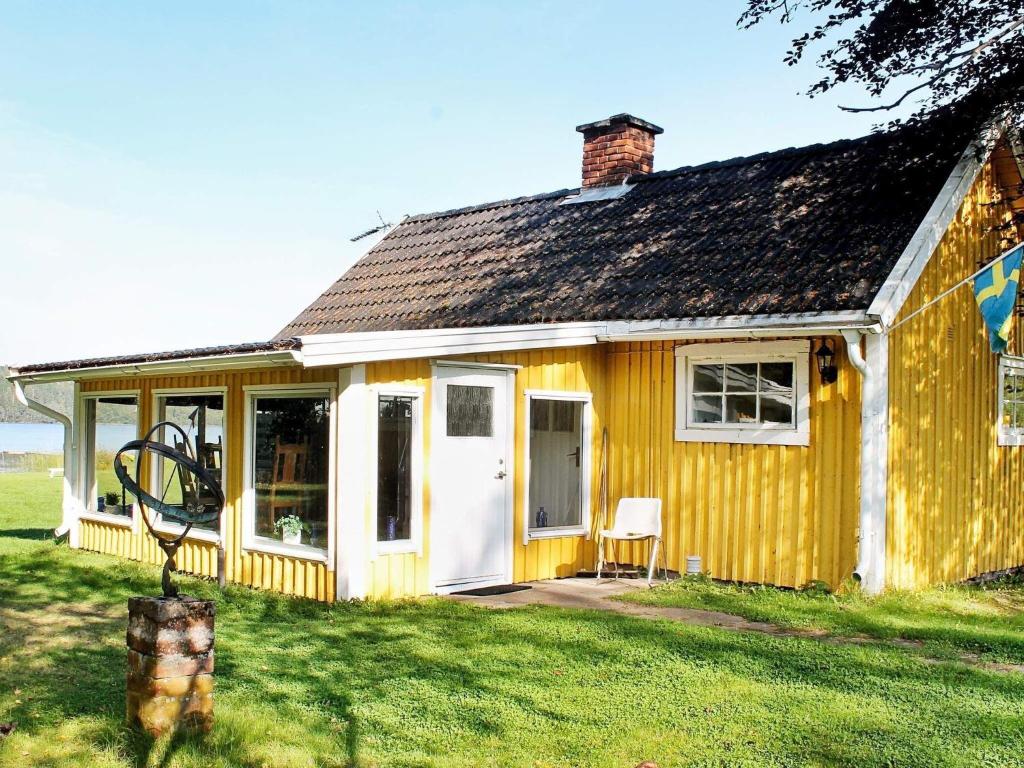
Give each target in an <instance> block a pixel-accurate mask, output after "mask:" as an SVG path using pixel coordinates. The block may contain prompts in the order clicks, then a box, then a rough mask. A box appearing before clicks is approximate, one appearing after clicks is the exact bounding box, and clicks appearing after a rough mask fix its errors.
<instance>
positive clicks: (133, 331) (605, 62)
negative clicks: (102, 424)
mask: <svg viewBox="0 0 1024 768" xmlns="http://www.w3.org/2000/svg"><path fill="white" fill-rule="evenodd" d="M742 7H743V3H742V2H740V1H739V0H737V1H736V2H728V1H726V2H682V3H680V2H658V3H655V2H650V3H643V4H629V3H623V2H621V0H618V2H603V1H599V0H587V2H569V1H568V0H566V1H564V2H522V1H520V2H516V3H486V4H485V3H462V2H443V3H442V2H437V3H431V4H428V3H388V2H373V3H368V2H363V3H342V2H332V3H327V2H322V3H320V2H279V3H273V2H263V3H257V2H237V3H231V2H216V3H208V2H204V3H189V2H175V3H162V4H157V3H109V4H104V3H99V2H96V3H81V2H67V3H59V2H46V3H39V2H35V1H30V2H15V3H11V2H0V265H2V280H0V329H2V330H0V362H7V363H19V362H21V363H24V362H37V361H43V360H55V359H65V358H69V357H87V356H92V355H99V354H108V353H109V354H119V353H127V352H134V351H154V350H160V349H171V348H181V347H189V346H198V345H205V344H217V343H231V342H238V341H248V340H259V339H265V338H268V337H270V336H271V335H273V334H274V333H275V332H276V331H277V330H278V329H279V328H280V327H281V326H283V325H284V324H285V323H286V322H287V321H288V320H290V319H291V318H292V317H293V316H294V315H295V314H296V313H297V312H298V311H299V310H301V309H302V308H303V307H304V306H305V305H306V304H308V303H309V302H310V301H312V300H313V299H314V298H315V296H316V295H317V294H318V293H319V292H320V291H321V290H322V289H324V288H325V287H327V285H329V284H330V283H331V282H332V281H333V280H334V279H335V278H337V277H338V276H339V275H340V274H341V273H342V272H343V271H344V270H345V269H346V268H347V267H348V266H349V265H350V264H351V263H352V261H353V260H354V259H355V258H357V257H358V256H359V255H360V253H361V252H362V251H363V250H365V248H367V247H368V246H369V245H371V244H372V241H363V242H361V243H356V244H352V243H350V242H349V237H351V236H352V235H354V234H356V233H358V232H360V231H362V230H365V229H367V228H368V227H370V226H372V225H373V224H374V223H375V222H376V220H377V214H376V210H377V209H380V211H381V213H382V214H383V215H384V217H385V218H386V219H387V220H389V221H397V220H399V219H400V218H401V217H402V216H403V215H405V214H411V213H418V212H423V211H430V210H439V209H444V208H451V207H456V206H461V205H469V204H473V203H479V202H486V201H488V200H494V199H500V198H504V197H509V196H515V195H524V194H532V193H538V192H545V191H550V190H554V189H560V188H563V187H572V186H575V185H578V183H579V172H580V157H581V137H580V135H579V134H577V133H576V132H575V131H574V130H573V129H574V127H575V126H576V125H577V124H578V123H582V122H588V121H591V120H596V119H600V118H602V117H607V116H608V115H611V114H614V113H617V112H623V111H628V112H632V113H633V114H635V115H638V116H640V117H643V118H645V119H648V120H650V121H652V122H655V123H657V124H659V125H661V126H662V127H664V129H665V133H664V134H663V135H661V136H659V137H658V140H657V149H656V155H655V167H656V168H657V169H664V168H673V167H678V166H680V165H689V164H693V163H700V162H704V161H707V160H714V159H721V158H725V157H732V156H736V155H742V154H750V153H754V152H759V151H762V150H766V149H775V148H779V147H785V146H793V145H800V144H808V143H813V142H817V141H827V140H831V139H835V138H840V137H845V136H854V135H860V134H863V133H865V132H867V131H868V130H870V127H871V124H872V118H871V117H870V116H857V117H855V116H850V115H847V114H844V113H841V112H840V111H839V110H837V109H836V107H835V104H836V101H835V100H834V99H831V98H829V99H815V100H810V99H807V98H806V97H805V96H802V95H800V93H799V92H800V91H801V90H802V89H803V88H805V87H806V85H807V84H808V83H810V82H812V81H813V79H815V78H816V77H817V75H818V73H817V71H816V70H815V69H814V67H813V66H812V65H811V64H810V63H808V64H807V65H803V66H801V67H798V68H790V67H787V66H786V65H785V64H783V63H782V56H783V53H784V50H785V47H786V43H787V42H788V40H789V39H790V37H792V36H793V35H794V34H795V32H796V30H795V29H789V28H786V27H782V26H780V25H778V24H774V23H773V24H770V25H766V26H763V27H761V28H757V29H755V30H751V31H739V30H737V28H736V25H735V20H736V17H737V16H738V15H739V13H740V12H741V11H742ZM845 96H846V98H847V99H848V100H857V95H856V94H849V93H848V94H845ZM861 100H862V99H861ZM738 225H742V223H741V222H739V223H738Z"/></svg>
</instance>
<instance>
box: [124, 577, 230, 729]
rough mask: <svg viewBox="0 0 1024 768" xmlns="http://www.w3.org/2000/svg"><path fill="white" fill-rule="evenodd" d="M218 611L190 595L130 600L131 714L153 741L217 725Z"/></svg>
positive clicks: (209, 604) (128, 682) (129, 682)
mask: <svg viewBox="0 0 1024 768" xmlns="http://www.w3.org/2000/svg"><path fill="white" fill-rule="evenodd" d="M214 613H215V607H214V603H213V601H211V600H196V599H194V598H190V597H180V598H163V597H132V598H129V600H128V633H127V645H128V675H127V716H128V722H129V723H130V724H131V725H137V726H139V727H141V728H142V729H143V730H145V731H146V732H147V733H149V734H150V735H151V736H153V737H159V736H162V735H164V734H166V733H170V732H172V731H176V730H179V729H189V730H198V731H209V730H210V729H211V728H212V727H213V641H214V631H213V622H214Z"/></svg>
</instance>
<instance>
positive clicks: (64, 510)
mask: <svg viewBox="0 0 1024 768" xmlns="http://www.w3.org/2000/svg"><path fill="white" fill-rule="evenodd" d="M9 381H10V382H11V384H12V385H13V386H14V396H15V398H17V400H18V402H19V403H21V404H22V405H24V406H25V407H26V408H31V409H32V410H33V411H35V412H36V413H41V414H42V415H43V416H46V417H47V418H50V419H53V420H54V421H56V422H58V423H60V424H61V425H62V426H63V427H64V477H63V481H64V494H63V498H62V502H61V522H60V527H59V528H57V529H56V531H54V535H56V536H58V537H60V536H63V535H64V534H67V535H68V544H70V545H71V546H72V547H78V525H77V523H78V516H77V514H76V512H75V499H74V495H73V493H72V490H71V473H72V472H73V471H74V443H73V435H72V429H71V419H70V418H68V417H67V416H65V415H64V414H63V413H60V412H59V411H55V410H53V409H52V408H50V407H48V406H45V405H43V404H42V403H40V402H38V401H36V400H33V399H32V398H30V397H29V396H28V395H26V394H25V389H24V388H23V387H22V385H21V382H20V381H18V380H17V379H9Z"/></svg>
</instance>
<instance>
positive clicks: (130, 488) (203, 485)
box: [114, 421, 224, 598]
mask: <svg viewBox="0 0 1024 768" xmlns="http://www.w3.org/2000/svg"><path fill="white" fill-rule="evenodd" d="M161 428H164V429H171V430H175V431H176V432H177V433H178V435H179V436H180V438H181V439H180V440H178V439H177V438H175V440H174V443H175V445H174V447H172V446H170V445H167V444H166V443H163V442H159V441H157V440H153V439H151V438H152V437H153V435H154V433H157V432H158V431H159V430H160V429H161ZM125 453H136V454H137V460H136V462H135V474H134V476H133V475H131V474H130V473H129V472H128V470H127V469H126V468H125V466H124V462H123V461H122V460H121V456H122V454H125ZM146 456H150V457H156V459H157V460H163V459H167V460H169V461H170V462H171V463H172V464H173V468H172V469H171V471H170V472H169V473H167V482H166V483H165V484H164V487H163V491H162V492H161V494H160V498H157V497H156V496H154V495H153V494H151V493H149V492H148V491H147V490H146V489H145V488H143V487H142V482H141V481H140V477H139V473H140V470H141V468H142V465H143V463H144V461H143V458H144V457H146ZM114 474H115V475H117V479H118V480H119V481H120V482H121V485H123V486H124V489H125V490H126V491H127V492H128V493H130V494H131V495H132V496H134V497H135V498H136V499H137V500H138V502H139V507H140V509H141V512H142V520H143V522H145V524H146V528H148V529H149V532H150V533H151V534H152V535H153V538H155V539H156V541H157V544H158V545H159V546H160V549H162V550H163V552H164V554H165V555H167V562H165V563H164V571H163V578H162V579H161V584H162V586H163V591H164V597H166V598H174V597H177V596H178V588H177V587H176V586H175V585H174V584H173V583H172V582H171V573H173V572H174V571H175V570H176V566H175V563H174V556H175V555H176V554H177V552H178V549H179V548H180V547H181V543H182V541H184V539H185V537H186V536H187V535H188V532H189V531H190V530H192V526H193V525H196V524H205V523H213V522H216V521H218V520H219V519H220V516H221V513H222V512H223V511H224V491H223V490H222V489H221V487H220V481H219V480H218V478H217V477H215V476H214V474H213V473H211V472H210V471H209V470H208V469H207V468H206V467H205V466H203V464H202V463H201V462H200V461H199V460H198V459H197V458H196V456H195V451H194V449H193V448H192V443H191V441H190V440H189V438H188V435H187V434H186V433H185V431H184V430H183V429H182V428H181V427H180V426H178V425H177V424H175V423H174V422H171V421H161V422H159V423H157V424H154V425H153V427H152V429H150V430H149V432H147V433H146V435H145V437H143V438H142V439H141V440H132V441H130V442H128V443H125V444H124V446H122V447H121V450H119V451H118V452H117V455H116V456H114ZM175 478H177V480H178V486H179V487H180V489H181V503H180V504H177V503H175V504H172V503H169V502H167V501H166V499H167V493H168V491H169V490H170V488H171V484H172V483H173V482H174V480H175ZM147 508H148V510H149V512H148V513H147ZM154 513H155V514H157V515H160V517H161V518H162V519H164V520H167V521H170V522H174V523H180V524H181V525H183V526H184V529H183V530H182V531H181V533H180V534H177V535H174V534H170V533H164V532H161V531H157V530H156V528H155V527H154V525H153V522H154V521H152V520H150V514H154Z"/></svg>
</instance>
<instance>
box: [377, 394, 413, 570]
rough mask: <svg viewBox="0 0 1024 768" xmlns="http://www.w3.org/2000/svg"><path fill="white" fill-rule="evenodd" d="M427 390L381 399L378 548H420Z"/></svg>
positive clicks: (408, 549)
mask: <svg viewBox="0 0 1024 768" xmlns="http://www.w3.org/2000/svg"><path fill="white" fill-rule="evenodd" d="M421 402H422V393H421V392H414V393H411V392H380V393H378V395H377V488H376V507H377V510H376V528H377V550H378V551H383V552H409V551H415V550H416V549H417V548H418V541H419V527H420V512H419V510H420V508H421V499H422V496H423V490H422V485H421V483H420V466H419V465H420V461H421V457H422V451H421V446H420V437H419V435H420V418H421V415H420V414H421Z"/></svg>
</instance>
